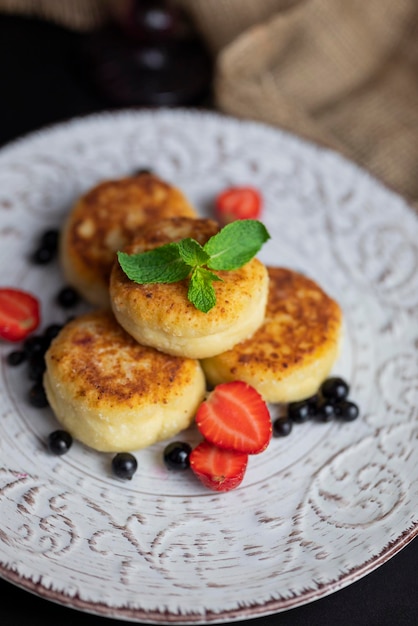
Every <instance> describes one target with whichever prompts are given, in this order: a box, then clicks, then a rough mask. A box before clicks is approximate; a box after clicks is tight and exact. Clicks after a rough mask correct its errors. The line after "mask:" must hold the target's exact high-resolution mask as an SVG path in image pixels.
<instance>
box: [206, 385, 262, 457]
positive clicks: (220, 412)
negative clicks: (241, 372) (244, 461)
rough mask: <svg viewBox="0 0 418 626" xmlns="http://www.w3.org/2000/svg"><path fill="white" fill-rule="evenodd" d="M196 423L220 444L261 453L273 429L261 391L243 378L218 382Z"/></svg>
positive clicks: (221, 446) (214, 441)
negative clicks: (241, 379)
mask: <svg viewBox="0 0 418 626" xmlns="http://www.w3.org/2000/svg"><path fill="white" fill-rule="evenodd" d="M196 425H197V427H198V429H199V431H200V432H201V433H202V435H203V436H204V438H205V439H206V440H207V441H210V442H211V443H213V444H214V445H216V446H218V447H219V448H223V449H226V450H236V451H237V452H245V453H246V454H259V453H260V452H263V450H265V449H266V448H267V446H268V444H269V441H270V439H271V433H272V426H271V418H270V412H269V410H268V407H267V404H266V403H265V402H264V400H263V398H262V397H261V395H260V394H259V393H258V391H256V390H255V389H254V387H251V386H250V385H248V384H247V383H244V382H242V381H240V380H237V381H233V382H229V383H222V384H220V385H217V386H216V387H215V389H214V390H213V391H212V392H211V393H210V394H209V396H208V398H207V399H206V400H205V401H204V402H202V404H201V405H200V406H199V408H198V410H197V413H196Z"/></svg>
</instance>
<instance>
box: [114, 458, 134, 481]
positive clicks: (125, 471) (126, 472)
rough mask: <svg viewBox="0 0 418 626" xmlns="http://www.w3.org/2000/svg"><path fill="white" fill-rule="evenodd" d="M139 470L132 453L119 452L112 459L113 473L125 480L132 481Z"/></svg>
mask: <svg viewBox="0 0 418 626" xmlns="http://www.w3.org/2000/svg"><path fill="white" fill-rule="evenodd" d="M137 469H138V461H137V460H136V458H135V457H134V455H133V454H131V453H130V452H118V454H116V455H115V456H114V457H113V459H112V471H113V473H114V475H115V476H117V477H118V478H122V479H123V480H131V478H132V476H133V475H134V474H135V472H136V470H137Z"/></svg>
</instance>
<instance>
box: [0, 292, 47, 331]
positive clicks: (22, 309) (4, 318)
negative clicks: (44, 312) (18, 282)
mask: <svg viewBox="0 0 418 626" xmlns="http://www.w3.org/2000/svg"><path fill="white" fill-rule="evenodd" d="M39 321H40V312H39V302H38V300H37V299H36V298H35V297H34V296H32V295H31V294H30V293H27V292H26V291H21V290H20V289H11V288H3V289H0V337H1V338H2V339H7V340H8V341H21V340H22V339H24V338H25V337H27V335H29V333H31V332H32V331H33V330H35V329H36V328H37V327H38V326H39Z"/></svg>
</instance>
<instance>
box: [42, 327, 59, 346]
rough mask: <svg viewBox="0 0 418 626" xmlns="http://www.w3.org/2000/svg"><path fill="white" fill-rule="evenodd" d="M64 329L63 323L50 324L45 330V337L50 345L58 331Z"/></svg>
mask: <svg viewBox="0 0 418 626" xmlns="http://www.w3.org/2000/svg"><path fill="white" fill-rule="evenodd" d="M61 330H62V325H61V324H50V325H49V326H47V327H46V328H45V330H44V335H43V336H44V337H45V340H46V342H47V344H48V345H49V344H50V343H51V341H52V340H53V339H55V337H56V336H57V335H58V333H59V332H60V331H61Z"/></svg>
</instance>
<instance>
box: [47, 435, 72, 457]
mask: <svg viewBox="0 0 418 626" xmlns="http://www.w3.org/2000/svg"><path fill="white" fill-rule="evenodd" d="M72 443H73V438H72V437H71V435H70V433H67V431H66V430H55V431H54V432H53V433H51V434H50V435H49V437H48V450H49V451H50V452H52V454H56V455H58V456H62V455H63V454H66V453H67V452H68V450H69V449H70V448H71V446H72Z"/></svg>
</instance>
